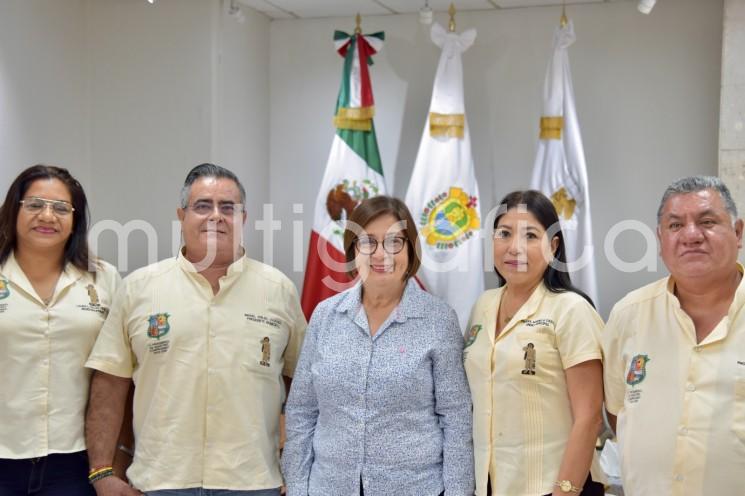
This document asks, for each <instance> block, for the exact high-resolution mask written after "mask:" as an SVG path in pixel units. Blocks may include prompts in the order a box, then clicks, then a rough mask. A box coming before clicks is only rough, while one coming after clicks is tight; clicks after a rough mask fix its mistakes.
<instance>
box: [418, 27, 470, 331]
mask: <svg viewBox="0 0 745 496" xmlns="http://www.w3.org/2000/svg"><path fill="white" fill-rule="evenodd" d="M431 37H432V41H433V42H434V43H435V44H436V45H437V46H438V47H440V48H441V49H442V54H441V55H440V61H439V63H438V65H437V73H436V74H435V82H434V88H433V90H432V101H431V103H430V108H429V115H428V116H427V121H426V123H425V125H424V133H423V134H422V141H421V143H420V145H419V153H418V154H417V158H416V163H415V165H414V172H413V173H412V176H411V181H410V182H409V190H408V191H407V193H406V205H407V206H408V207H409V210H410V211H411V214H412V216H413V217H414V220H415V221H416V222H417V224H418V225H417V228H418V229H419V234H420V238H421V245H422V266H421V269H419V273H418V278H419V281H420V283H421V284H422V285H423V286H424V289H426V290H427V291H429V292H430V293H433V294H435V295H437V296H439V297H441V298H442V299H444V300H445V301H447V303H448V304H449V305H450V306H451V307H453V308H454V309H455V311H456V312H457V313H458V319H459V320H460V324H461V329H465V326H466V324H467V322H468V316H469V314H470V312H471V307H472V306H473V304H474V303H475V302H476V299H477V298H478V297H479V295H480V294H481V293H482V292H483V291H484V270H483V268H482V265H483V249H482V245H481V238H480V236H478V234H479V232H480V229H481V210H480V205H479V188H478V185H477V184H476V175H475V173H474V167H473V157H472V155H471V137H470V135H469V132H468V121H467V120H466V116H465V104H464V99H463V64H462V61H461V54H462V53H463V52H465V51H466V50H467V49H468V48H469V47H470V46H471V45H472V44H473V42H474V40H475V39H476V30H474V29H469V30H467V31H465V32H463V33H462V34H458V33H455V32H447V31H445V29H444V28H443V27H442V26H440V25H439V24H434V25H433V26H432V31H431Z"/></svg>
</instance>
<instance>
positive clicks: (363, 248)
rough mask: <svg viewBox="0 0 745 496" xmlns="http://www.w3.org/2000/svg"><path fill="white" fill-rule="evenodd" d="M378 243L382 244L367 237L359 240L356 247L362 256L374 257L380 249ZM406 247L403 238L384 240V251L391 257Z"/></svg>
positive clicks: (392, 237) (396, 237) (355, 244)
mask: <svg viewBox="0 0 745 496" xmlns="http://www.w3.org/2000/svg"><path fill="white" fill-rule="evenodd" d="M378 243H380V242H379V241H378V240H377V239H375V238H370V237H367V236H366V237H363V238H357V239H356V240H355V242H354V246H355V247H356V248H357V251H359V252H360V253H361V254H363V255H372V254H373V253H375V250H377V249H378ZM404 246H406V238H404V237H402V236H391V237H389V238H385V239H384V240H383V250H385V252H386V253H388V254H390V255H395V254H397V253H400V252H401V250H403V249H404Z"/></svg>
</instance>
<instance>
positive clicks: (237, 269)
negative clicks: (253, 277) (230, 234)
mask: <svg viewBox="0 0 745 496" xmlns="http://www.w3.org/2000/svg"><path fill="white" fill-rule="evenodd" d="M185 251H186V248H185V247H184V248H181V249H180V250H179V252H178V255H177V256H176V261H177V263H178V265H179V267H181V270H183V271H184V272H186V273H187V274H189V275H191V276H194V275H198V274H199V272H198V271H197V268H196V267H194V264H192V263H191V262H190V261H189V260H188V259H187V258H186V256H185V255H184V252H185ZM245 263H246V251H245V250H243V253H242V254H241V256H239V257H238V258H237V259H235V261H233V263H231V264H230V265H229V266H228V271H227V272H226V273H225V276H224V277H225V278H228V279H230V278H232V277H233V276H235V275H237V274H240V273H241V272H243V270H244V268H245Z"/></svg>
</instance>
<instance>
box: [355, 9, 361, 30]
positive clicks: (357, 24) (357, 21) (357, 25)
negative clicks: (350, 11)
mask: <svg viewBox="0 0 745 496" xmlns="http://www.w3.org/2000/svg"><path fill="white" fill-rule="evenodd" d="M354 23H355V27H354V34H361V33H362V16H361V15H360V13H359V12H357V16H356V17H355V18H354Z"/></svg>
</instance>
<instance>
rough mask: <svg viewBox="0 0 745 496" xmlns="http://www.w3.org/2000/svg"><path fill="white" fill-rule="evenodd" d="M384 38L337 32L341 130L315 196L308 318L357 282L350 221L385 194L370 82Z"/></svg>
mask: <svg viewBox="0 0 745 496" xmlns="http://www.w3.org/2000/svg"><path fill="white" fill-rule="evenodd" d="M383 39H384V33H382V32H379V33H373V34H366V35H363V34H362V33H354V34H352V35H349V34H347V33H344V32H341V31H336V32H335V33H334V45H335V48H336V51H337V52H338V53H339V55H341V56H342V57H343V58H344V67H343V70H342V79H341V86H340V88H339V97H338V99H337V102H336V112H335V115H334V125H335V127H336V134H335V135H334V140H333V142H332V144H331V152H330V153H329V158H328V161H327V162H326V171H325V173H324V175H323V180H322V181H321V187H320V189H319V191H318V196H317V198H316V204H315V211H314V217H313V229H312V231H311V236H310V246H309V248H308V261H307V264H306V267H305V280H304V283H303V295H302V301H301V303H302V307H303V312H304V313H305V317H306V318H308V319H310V316H311V314H312V313H313V309H315V307H316V305H317V304H318V303H319V302H321V301H322V300H324V299H326V298H328V297H329V296H333V295H335V294H336V293H339V292H341V291H343V290H344V289H346V288H348V287H349V286H350V285H351V284H353V282H352V281H351V279H350V278H349V276H348V275H347V274H346V268H345V264H344V261H345V258H344V247H343V234H344V227H345V222H346V220H347V219H348V218H349V216H350V215H351V213H352V210H354V208H355V207H356V206H357V205H358V204H359V203H360V202H361V201H362V200H364V199H366V198H370V197H373V196H377V195H381V194H385V182H384V180H383V167H382V164H381V161H380V152H379V151H378V142H377V138H376V136H375V126H374V124H373V116H374V114H375V103H374V99H373V91H372V84H371V81H370V66H371V65H372V57H373V55H375V54H376V53H378V52H379V51H380V49H381V48H382V46H383Z"/></svg>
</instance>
